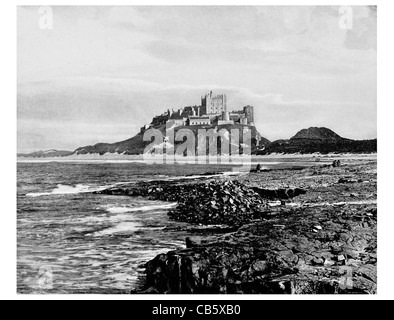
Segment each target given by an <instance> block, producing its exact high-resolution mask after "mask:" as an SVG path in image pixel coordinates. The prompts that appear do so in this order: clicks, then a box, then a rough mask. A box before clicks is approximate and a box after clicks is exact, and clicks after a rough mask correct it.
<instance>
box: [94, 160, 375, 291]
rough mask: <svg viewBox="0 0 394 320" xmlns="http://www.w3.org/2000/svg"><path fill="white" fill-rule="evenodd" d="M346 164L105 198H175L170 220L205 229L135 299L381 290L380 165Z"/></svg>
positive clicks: (159, 186) (156, 268)
mask: <svg viewBox="0 0 394 320" xmlns="http://www.w3.org/2000/svg"><path fill="white" fill-rule="evenodd" d="M342 160H343V162H344V163H343V164H342V166H340V167H332V166H327V165H323V164H322V163H320V164H318V163H317V164H315V166H313V167H310V166H306V167H304V168H298V169H288V168H287V169H279V170H271V171H268V172H260V173H250V174H246V175H239V176H232V177H224V176H222V177H209V176H207V177H204V178H202V179H197V180H194V179H190V180H189V181H185V180H182V179H179V180H175V181H154V182H147V183H145V184H144V183H142V184H139V185H138V186H135V185H134V187H132V186H127V185H125V186H118V187H116V188H115V189H114V188H112V189H107V190H104V191H101V192H99V193H101V194H103V193H104V194H111V195H129V196H144V197H148V198H149V199H157V200H164V201H175V202H177V203H178V206H177V208H176V209H175V210H173V211H171V212H170V213H169V215H170V218H171V219H174V220H179V221H184V222H189V225H190V228H195V230H198V231H196V238H193V239H186V242H185V249H182V250H176V251H170V252H168V253H166V254H161V255H158V256H157V257H156V258H155V259H153V260H151V261H149V262H148V263H147V264H146V265H145V267H146V278H145V283H144V286H143V288H138V289H135V290H133V291H132V292H133V293H156V294H162V293H203V294H206V293H263V294H264V293H297V294H307V293H341V294H343V293H364V294H374V293H376V290H377V289H376V283H377V281H376V263H377V257H376V250H377V245H376V233H377V230H376V224H377V200H376V198H377V194H376V190H377V179H376V172H377V171H376V166H377V161H376V160H374V159H369V160H364V161H361V162H360V161H358V162H357V161H356V162H354V161H346V160H349V159H343V158H342ZM297 190H298V191H297ZM222 195H225V197H224V198H225V199H226V200H223V201H222V198H223V197H222ZM228 197H229V198H231V199H234V200H232V201H235V204H234V206H235V210H233V211H231V210H230V209H229V207H231V206H229V205H227V202H226V201H228V199H227V198H228ZM204 225H205V226H206V227H204ZM218 226H220V227H218ZM215 228H216V229H215ZM344 270H345V274H344V273H343V272H344ZM346 272H350V273H351V277H350V276H349V277H350V278H351V279H350V278H349V277H348V276H347V274H346ZM348 278H349V279H350V280H349V279H348ZM347 281H348V282H349V281H351V282H349V283H348V282H347Z"/></svg>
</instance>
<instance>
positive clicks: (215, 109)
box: [201, 91, 227, 114]
mask: <svg viewBox="0 0 394 320" xmlns="http://www.w3.org/2000/svg"><path fill="white" fill-rule="evenodd" d="M201 106H202V108H204V109H205V113H206V114H222V113H223V112H224V111H227V98H226V95H225V94H220V95H217V96H212V91H210V92H209V94H206V95H205V97H201Z"/></svg>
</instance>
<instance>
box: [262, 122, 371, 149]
mask: <svg viewBox="0 0 394 320" xmlns="http://www.w3.org/2000/svg"><path fill="white" fill-rule="evenodd" d="M315 152H319V153H322V154H327V153H375V152H377V139H374V140H351V139H346V138H342V137H341V136H339V135H338V134H336V133H335V132H334V131H332V130H330V129H327V128H315V127H312V128H309V129H303V130H301V131H299V132H298V133H297V134H296V135H295V136H293V137H292V138H290V139H288V140H277V141H274V142H272V144H270V145H269V146H268V148H266V149H265V150H263V151H262V152H260V154H270V153H302V154H308V153H315Z"/></svg>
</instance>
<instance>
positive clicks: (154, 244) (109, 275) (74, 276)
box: [17, 161, 231, 294]
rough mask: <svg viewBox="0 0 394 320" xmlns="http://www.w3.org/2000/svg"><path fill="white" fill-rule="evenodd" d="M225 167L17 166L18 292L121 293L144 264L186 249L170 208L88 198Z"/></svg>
mask: <svg viewBox="0 0 394 320" xmlns="http://www.w3.org/2000/svg"><path fill="white" fill-rule="evenodd" d="M228 170H231V168H229V167H228V166H227V165H226V166H222V165H193V166H191V165H150V164H143V163H91V162H86V163H84V162H82V163H81V162H78V163H74V162H55V161H54V162H32V163H29V162H27V163H24V162H22V163H18V165H17V291H18V293H20V294H85V293H89V294H126V293H129V292H130V291H131V290H135V289H136V287H138V286H140V285H141V279H142V278H143V271H144V266H143V265H144V263H146V262H147V261H149V260H151V259H153V258H154V257H155V256H156V255H158V254H160V253H166V252H168V251H170V250H175V249H180V248H184V247H185V238H186V237H187V236H188V235H189V234H188V233H187V232H186V231H179V229H181V230H182V229H185V228H176V227H178V226H179V227H184V226H186V224H185V223H182V222H175V221H172V220H169V218H168V216H167V213H168V211H169V210H171V209H172V208H174V207H175V206H176V203H169V202H162V201H152V200H147V199H146V198H141V197H129V196H111V195H101V194H93V193H92V192H94V191H99V190H103V189H105V188H108V187H112V186H116V185H119V184H124V183H135V182H138V181H149V180H167V179H168V180H174V179H181V178H185V177H191V178H195V177H199V176H200V175H204V176H205V174H206V173H217V172H226V171H228Z"/></svg>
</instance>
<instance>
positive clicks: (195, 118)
mask: <svg viewBox="0 0 394 320" xmlns="http://www.w3.org/2000/svg"><path fill="white" fill-rule="evenodd" d="M236 123H238V124H241V125H250V126H254V108H253V107H252V106H249V105H247V106H245V107H243V109H242V110H238V111H231V112H229V111H228V109H227V98H226V95H225V94H219V95H216V96H214V95H212V91H211V92H209V93H208V94H206V95H205V96H203V97H201V105H199V106H188V107H184V108H181V109H179V110H177V111H174V110H170V109H168V110H167V111H166V112H165V113H163V114H162V115H160V116H156V117H154V118H153V120H152V122H151V123H150V125H146V126H144V127H142V128H141V132H143V131H145V130H147V129H148V128H150V127H153V126H160V125H167V126H169V127H181V126H204V125H205V126H211V125H226V124H230V125H231V124H236Z"/></svg>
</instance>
